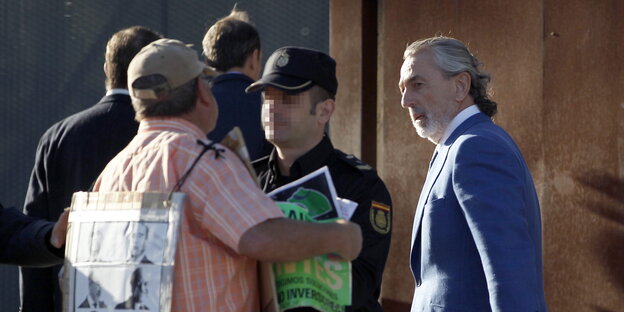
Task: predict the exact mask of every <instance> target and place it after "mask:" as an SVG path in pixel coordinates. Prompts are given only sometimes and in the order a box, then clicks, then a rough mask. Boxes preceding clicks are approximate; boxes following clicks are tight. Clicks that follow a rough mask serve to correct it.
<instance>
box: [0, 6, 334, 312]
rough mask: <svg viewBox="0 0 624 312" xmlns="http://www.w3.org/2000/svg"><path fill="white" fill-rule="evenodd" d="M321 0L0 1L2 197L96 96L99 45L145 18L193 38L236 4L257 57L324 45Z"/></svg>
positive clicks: (4, 298)
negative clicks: (255, 39)
mask: <svg viewBox="0 0 624 312" xmlns="http://www.w3.org/2000/svg"><path fill="white" fill-rule="evenodd" d="M328 2H329V0H273V1H271V0H239V1H233V0H177V1H172V0H108V1H103V0H88V1H72V0H65V1H44V0H20V1H15V0H0V36H1V37H0V39H1V42H2V44H1V45H0V82H1V83H0V94H1V95H2V104H1V105H0V116H2V122H0V155H2V156H1V157H0V185H1V187H0V201H1V202H2V203H3V204H4V205H5V206H16V207H22V205H23V201H24V197H25V195H26V187H27V183H28V179H29V177H30V173H31V170H32V167H33V164H34V155H35V150H36V148H37V143H38V141H39V137H40V136H41V135H42V134H43V132H45V130H46V129H47V128H49V127H50V126H51V125H52V124H54V123H55V122H57V121H59V120H61V119H63V118H64V117H66V116H69V115H71V114H73V113H75V112H78V111H80V110H83V109H85V108H87V107H89V106H91V105H93V104H95V103H96V102H97V101H98V100H99V99H100V98H101V97H102V96H103V95H104V91H105V90H104V72H103V69H102V65H103V63H104V49H105V45H106V41H107V40H108V39H109V38H110V36H111V35H112V34H113V33H115V32H116V31H117V30H120V29H122V28H126V27H129V26H132V25H143V26H147V27H149V28H151V29H154V30H156V31H159V32H160V33H162V34H164V35H165V36H166V37H169V38H175V39H179V40H182V41H184V42H186V43H193V44H194V47H195V49H196V50H197V51H198V52H201V40H202V38H203V35H204V33H205V31H206V30H207V28H208V27H210V25H212V23H214V22H215V21H216V20H217V19H218V18H220V17H222V16H225V15H227V14H229V12H230V10H231V9H232V8H233V6H234V4H235V3H238V8H239V9H240V10H244V11H247V12H248V13H249V15H250V18H251V20H252V21H253V22H254V23H255V25H256V27H257V28H258V31H259V33H260V36H261V40H262V47H263V62H264V61H266V58H267V57H268V56H269V55H270V54H271V52H273V51H274V50H275V49H277V48H279V47H281V46H285V45H295V46H303V47H309V48H314V49H317V50H321V51H325V52H328V50H329V47H328V45H329V44H328V42H329V40H328V38H329V34H328V33H329V30H328V29H329V18H328V15H329V3H328ZM18 306H19V290H18V273H17V268H16V267H9V266H0V311H16V310H17V307H18Z"/></svg>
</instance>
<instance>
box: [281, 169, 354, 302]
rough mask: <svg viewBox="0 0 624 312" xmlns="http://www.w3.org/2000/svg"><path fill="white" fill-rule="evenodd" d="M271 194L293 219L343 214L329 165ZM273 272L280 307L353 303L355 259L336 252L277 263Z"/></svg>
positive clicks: (324, 219)
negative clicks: (337, 254)
mask: <svg viewBox="0 0 624 312" xmlns="http://www.w3.org/2000/svg"><path fill="white" fill-rule="evenodd" d="M269 196H271V198H273V199H274V200H276V201H277V204H278V206H279V207H280V209H282V212H283V213H284V215H285V216H286V217H288V218H291V219H296V220H301V221H306V222H332V221H334V220H336V218H338V217H342V215H341V214H340V210H341V209H340V207H341V206H340V205H341V202H340V201H338V200H337V196H336V190H335V188H334V185H333V181H332V179H331V175H330V174H329V170H328V169H327V167H323V168H321V169H319V170H317V171H315V172H312V173H310V174H309V175H307V176H305V177H303V178H301V179H299V180H296V181H294V182H291V183H289V184H287V185H284V186H282V187H280V188H278V189H276V190H274V191H273V192H271V193H269ZM347 205H350V204H349V203H348V202H347ZM353 209H354V208H353ZM273 273H274V275H275V287H276V293H277V302H278V304H279V308H280V311H284V310H288V309H292V308H297V307H311V308H314V309H316V310H318V311H330V312H344V311H345V308H346V307H347V306H350V305H351V263H350V262H348V261H344V260H342V259H341V258H340V257H338V256H336V255H322V256H317V257H314V258H311V259H306V260H302V261H292V262H283V263H275V264H273Z"/></svg>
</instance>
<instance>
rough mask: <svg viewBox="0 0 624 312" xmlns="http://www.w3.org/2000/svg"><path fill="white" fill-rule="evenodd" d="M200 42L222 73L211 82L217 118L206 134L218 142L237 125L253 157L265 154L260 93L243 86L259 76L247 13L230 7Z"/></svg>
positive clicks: (208, 59) (257, 41)
mask: <svg viewBox="0 0 624 312" xmlns="http://www.w3.org/2000/svg"><path fill="white" fill-rule="evenodd" d="M202 45H203V48H204V55H205V57H206V63H207V64H208V65H209V66H211V67H213V68H214V69H216V70H217V71H218V72H220V73H222V75H220V76H219V77H217V78H216V79H215V80H214V81H213V82H212V83H213V87H212V92H213V94H214V97H215V98H216V99H217V103H219V119H218V120H217V126H216V127H215V129H214V130H213V131H212V132H210V133H209V134H208V137H209V138H210V139H211V140H213V141H216V142H220V141H221V140H222V139H223V137H224V136H225V135H226V134H227V133H228V132H229V131H230V130H231V129H232V128H234V127H236V126H238V127H239V128H241V131H242V132H243V137H244V138H245V143H246V145H247V149H248V151H249V156H250V158H251V159H252V160H254V159H257V158H260V157H262V156H266V155H268V154H269V152H270V151H271V144H269V142H267V141H266V139H265V138H264V132H263V131H262V126H261V124H260V108H261V106H262V99H261V98H260V94H259V93H252V94H247V93H245V88H247V87H248V86H249V85H250V84H251V83H252V82H254V81H255V80H256V79H258V77H259V75H260V65H261V64H260V54H261V53H260V51H261V50H260V37H259V36H258V32H257V31H256V28H255V27H254V26H253V25H252V24H251V23H250V22H249V17H248V16H247V13H245V12H242V11H237V10H236V9H234V10H232V12H231V13H230V15H228V16H226V17H224V18H222V19H220V20H218V21H217V22H216V23H215V24H214V25H212V27H210V29H208V31H207V32H206V35H205V36H204V40H203V43H202Z"/></svg>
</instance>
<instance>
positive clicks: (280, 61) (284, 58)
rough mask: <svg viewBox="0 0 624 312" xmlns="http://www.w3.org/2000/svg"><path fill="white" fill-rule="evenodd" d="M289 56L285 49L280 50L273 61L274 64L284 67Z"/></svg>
mask: <svg viewBox="0 0 624 312" xmlns="http://www.w3.org/2000/svg"><path fill="white" fill-rule="evenodd" d="M289 57H290V56H289V55H288V53H287V52H286V51H282V53H281V54H280V55H279V56H278V57H277V61H276V62H275V66H277V67H284V66H286V65H288V58H289Z"/></svg>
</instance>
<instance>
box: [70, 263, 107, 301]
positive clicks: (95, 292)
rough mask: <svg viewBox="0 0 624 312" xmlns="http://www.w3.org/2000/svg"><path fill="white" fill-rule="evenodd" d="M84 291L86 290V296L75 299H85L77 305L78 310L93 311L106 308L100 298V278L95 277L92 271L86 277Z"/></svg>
mask: <svg viewBox="0 0 624 312" xmlns="http://www.w3.org/2000/svg"><path fill="white" fill-rule="evenodd" d="M86 289H87V290H88V293H87V295H86V296H81V297H77V298H78V300H80V298H82V297H85V299H84V300H82V302H80V303H79V304H78V310H81V309H87V310H89V311H93V310H98V309H105V308H107V307H108V305H107V303H106V302H105V301H104V300H103V297H102V285H101V281H100V278H99V277H96V276H95V274H94V271H90V272H89V273H88V275H87V288H86Z"/></svg>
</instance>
